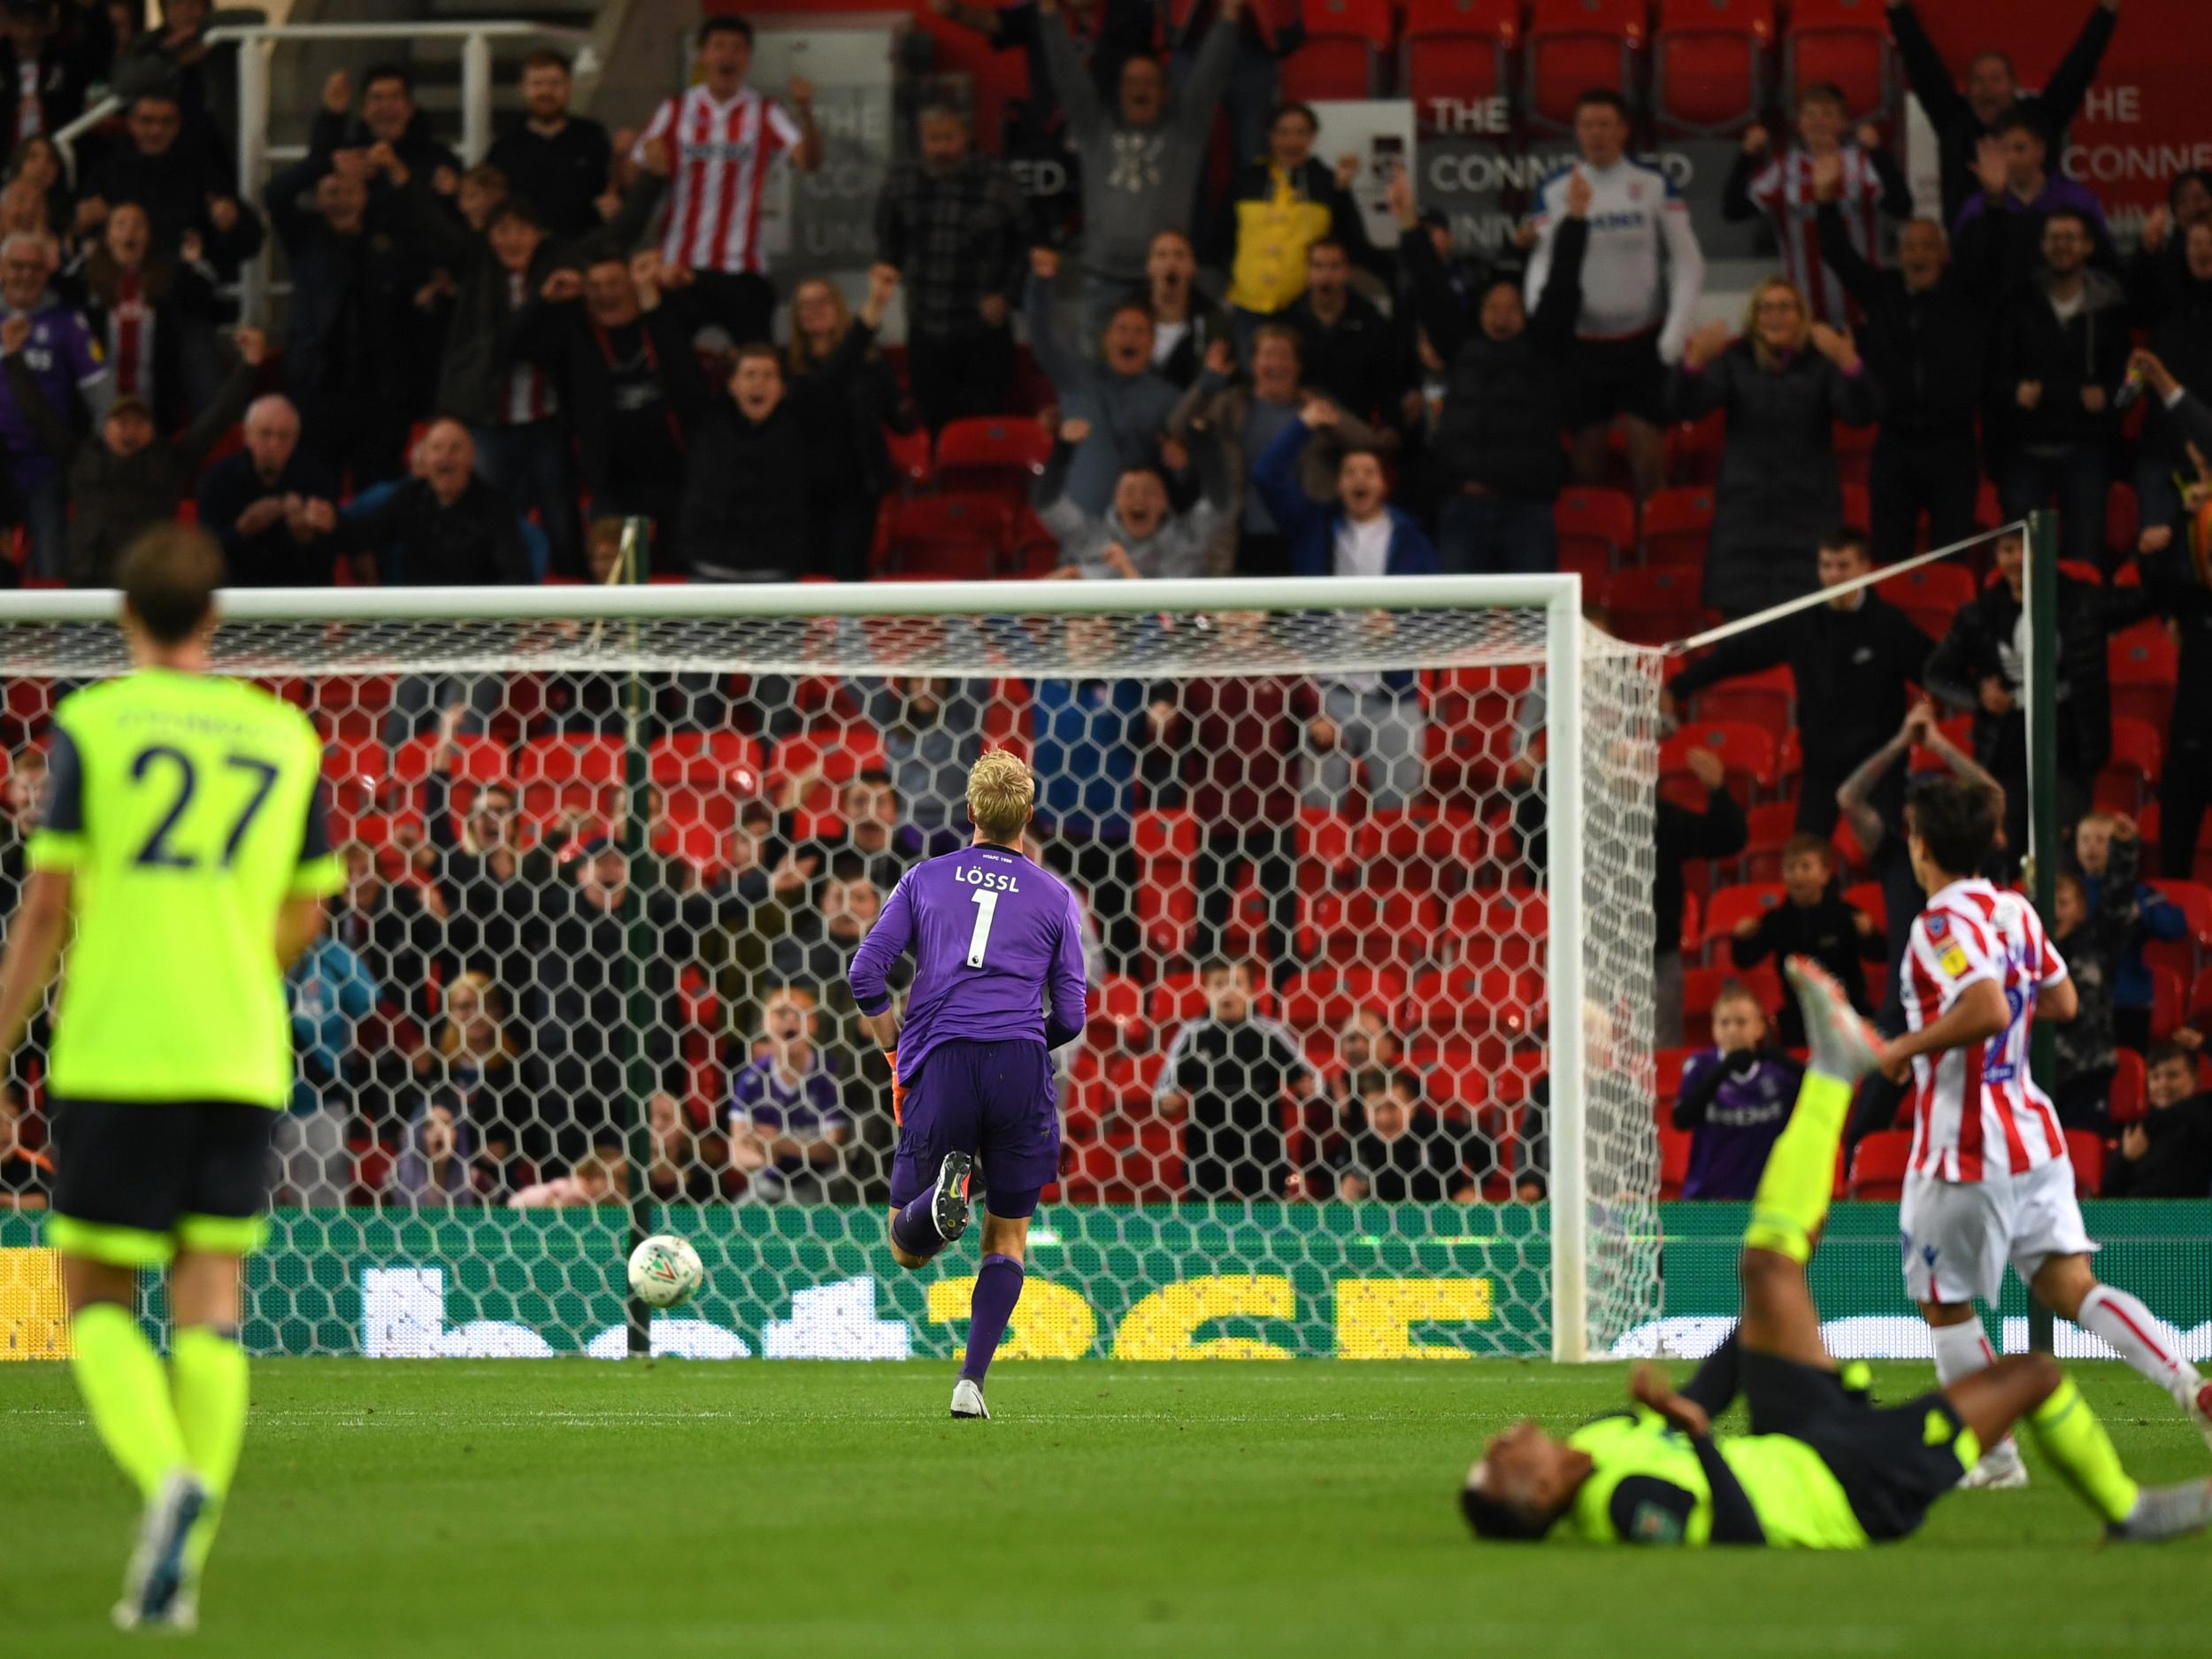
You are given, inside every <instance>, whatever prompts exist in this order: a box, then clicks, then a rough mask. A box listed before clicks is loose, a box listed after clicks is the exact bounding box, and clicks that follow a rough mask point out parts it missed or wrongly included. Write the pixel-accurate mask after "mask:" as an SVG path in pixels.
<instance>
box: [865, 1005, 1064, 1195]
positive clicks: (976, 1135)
mask: <svg viewBox="0 0 2212 1659" xmlns="http://www.w3.org/2000/svg"><path fill="white" fill-rule="evenodd" d="M1058 1096H1059V1090H1058V1087H1057V1085H1056V1082H1055V1079H1054V1078H1053V1073H1052V1056H1051V1055H1049V1054H1048V1053H1047V1052H1046V1050H1045V1046H1044V1044H1042V1043H1041V1042H1036V1041H1031V1040H1029V1039H1027V1038H1014V1039H1012V1040H1010V1041H1005V1042H963V1041H951V1042H945V1043H941V1044H939V1045H938V1046H937V1047H936V1048H932V1049H931V1050H930V1051H929V1053H928V1054H927V1055H926V1056H923V1059H922V1069H921V1070H920V1071H918V1072H917V1073H916V1074H915V1075H914V1077H913V1078H912V1079H910V1080H909V1081H908V1083H907V1085H906V1104H905V1106H904V1108H903V1109H902V1113H901V1117H900V1121H899V1151H898V1156H897V1157H896V1158H895V1160H894V1161H893V1162H892V1164H891V1207H892V1208H893V1209H895V1210H896V1209H901V1208H902V1207H904V1206H905V1205H907V1204H910V1203H911V1202H913V1201H914V1200H915V1199H917V1198H918V1197H920V1196H921V1195H922V1194H924V1193H925V1192H926V1191H928V1190H929V1187H930V1186H931V1184H932V1183H933V1182H934V1181H935V1180H936V1179H937V1170H938V1166H939V1165H941V1164H943V1163H944V1161H945V1154H946V1153H948V1152H967V1153H972V1154H973V1155H974V1156H975V1159H976V1162H977V1164H979V1166H980V1168H981V1171H982V1175H983V1184H984V1186H985V1187H986V1188H987V1196H986V1199H985V1202H984V1208H985V1209H986V1210H988V1211H989V1212H990V1213H991V1214H992V1215H995V1216H997V1217H1000V1218H1001V1219H1002V1220H1005V1221H1018V1220H1020V1219H1022V1217H1025V1216H1027V1215H1029V1214H1030V1213H1031V1212H1032V1211H1033V1210H1035V1209H1036V1208H1037V1195H1038V1194H1039V1193H1040V1192H1041V1191H1042V1190H1043V1189H1044V1187H1046V1186H1047V1184H1048V1183H1049V1182H1051V1181H1052V1180H1053V1179H1055V1178H1056V1177H1057V1176H1058V1174H1059V1172H1060V1113H1059V1108H1058Z"/></svg>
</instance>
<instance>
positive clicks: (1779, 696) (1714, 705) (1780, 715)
mask: <svg viewBox="0 0 2212 1659" xmlns="http://www.w3.org/2000/svg"><path fill="white" fill-rule="evenodd" d="M1691 706H1692V707H1693V708H1694V710H1696V713H1697V718H1699V719H1700V720H1734V721H1739V722H1740V723H1742V724H1744V725H1746V726H1758V727H1760V728H1762V729H1763V730H1764V731H1768V732H1771V733H1773V734H1774V740H1775V741H1777V742H1780V741H1782V734H1783V733H1785V732H1786V731H1788V730H1789V729H1790V728H1791V727H1792V726H1795V725H1796V724H1797V679H1796V676H1795V675H1793V674H1792V673H1791V672H1790V671H1789V670H1788V669H1787V668H1786V667H1781V668H1770V669H1767V670H1765V671H1764V672H1761V673H1756V674H1743V675H1740V676H1739V677H1738V678H1736V679H1734V680H1722V681H1721V682H1720V683H1719V684H1717V685H1713V686H1708V687H1705V689H1704V690H1702V691H1701V692H1699V693H1697V694H1696V695H1695V696H1694V697H1693V698H1692V699H1691Z"/></svg>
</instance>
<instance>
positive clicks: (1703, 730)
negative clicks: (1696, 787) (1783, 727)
mask: <svg viewBox="0 0 2212 1659" xmlns="http://www.w3.org/2000/svg"><path fill="white" fill-rule="evenodd" d="M1692 749H1711V750H1712V751H1713V753H1715V754H1716V755H1718V756H1719V757H1720V762H1721V765H1722V766H1723V768H1724V769H1725V771H1726V772H1727V774H1728V787H1729V789H1730V790H1731V791H1732V793H1733V794H1734V795H1736V797H1737V799H1738V800H1739V801H1740V802H1741V803H1744V804H1745V805H1747V806H1748V805H1749V804H1750V803H1752V802H1754V801H1755V800H1759V799H1761V798H1763V796H1765V795H1770V794H1771V793H1772V792H1773V790H1774V789H1775V787H1776V786H1777V784H1778V782H1779V779H1780V774H1779V771H1778V758H1779V751H1780V749H1781V745H1780V744H1778V742H1776V741H1775V739H1774V733H1771V732H1769V731H1767V730H1766V729H1765V728H1764V727H1763V726H1747V725H1745V724H1744V723H1743V722H1741V721H1740V720H1701V721H1699V722H1698V723H1697V724H1695V725H1694V726H1683V727H1682V728H1681V729H1680V730H1678V731H1677V732H1676V733H1675V734H1674V735H1673V736H1672V737H1671V738H1669V739H1667V741H1665V742H1663V743H1662V744H1661V745H1660V746H1659V774H1660V779H1661V787H1665V780H1667V779H1668V778H1669V777H1672V776H1684V777H1686V776H1689V771H1688V762H1687V760H1686V756H1687V755H1688V754H1689V751H1690V750H1692ZM1696 798H1697V802H1698V803H1702V802H1703V799H1704V797H1703V795H1698V796H1697V797H1696Z"/></svg>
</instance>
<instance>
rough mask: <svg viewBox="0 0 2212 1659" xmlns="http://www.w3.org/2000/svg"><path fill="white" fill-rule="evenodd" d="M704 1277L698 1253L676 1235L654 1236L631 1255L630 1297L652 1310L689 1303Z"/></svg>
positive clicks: (661, 1234) (704, 1272)
mask: <svg viewBox="0 0 2212 1659" xmlns="http://www.w3.org/2000/svg"><path fill="white" fill-rule="evenodd" d="M704 1277H706V1270H705V1269H704V1268H703V1267H701V1266H700V1265H699V1252H698V1251H696V1250H695V1249H693V1248H691V1247H690V1246H689V1245H688V1244H687V1243H685V1242H684V1241H683V1240H681V1239H680V1238H678V1237H676V1236H675V1234H673V1233H655V1234H654V1235H653V1236H652V1237H651V1238H649V1239H648V1240H646V1241H645V1242H644V1243H642V1244H641V1245H639V1246H638V1247H637V1248H636V1249H634V1250H633V1251H631V1252H630V1294H632V1295H633V1296H635V1297H636V1298H637V1299H638V1300H639V1301H640V1302H643V1303H645V1305H646V1306H647V1307H649V1308H673V1307H675V1306H677V1305H678V1304H679V1303H680V1302H688V1301H689V1300H690V1299H691V1293H692V1292H693V1291H695V1290H696V1289H698V1288H699V1281H700V1280H701V1279H703V1278H704Z"/></svg>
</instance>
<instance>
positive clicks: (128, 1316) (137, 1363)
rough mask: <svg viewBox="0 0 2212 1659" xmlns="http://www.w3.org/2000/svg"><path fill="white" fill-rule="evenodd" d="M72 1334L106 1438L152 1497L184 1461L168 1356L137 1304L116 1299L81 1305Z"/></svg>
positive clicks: (85, 1387) (84, 1390)
mask: <svg viewBox="0 0 2212 1659" xmlns="http://www.w3.org/2000/svg"><path fill="white" fill-rule="evenodd" d="M69 1340H70V1348H71V1357H70V1361H69V1366H70V1370H71V1371H73V1372H74V1373H75V1376H76V1379H77V1391H78V1392H79V1393H80V1394H83V1395H84V1403H85V1409H86V1410H87V1411H88V1412H89V1413H90V1414H91V1417H92V1426H93V1428H94V1430H95V1431H96V1432H97V1433H98V1434H99V1436H100V1441H101V1444H102V1445H104V1446H105V1447H106V1448H108V1455H109V1456H111V1457H112V1458H113V1459H115V1461H116V1463H117V1464H118V1466H119V1467H120V1468H121V1470H122V1471H123V1472H124V1473H125V1474H126V1475H128V1476H129V1477H130V1479H131V1484H132V1485H134V1486H136V1487H137V1488H138V1493H139V1496H140V1497H141V1498H142V1499H144V1500H146V1501H148V1502H151V1501H152V1499H153V1496H154V1494H156V1493H157V1492H158V1491H159V1490H160V1489H161V1483H162V1482H163V1481H164V1480H165V1479H168V1478H169V1476H170V1475H171V1474H172V1473H173V1472H174V1471H177V1470H178V1469H180V1468H182V1467H183V1466H184V1463H185V1455H184V1437H183V1434H182V1432H181V1431H180V1429H179V1428H178V1426H177V1412H176V1407H175V1405H174V1404H173V1402H172V1401H171V1400H170V1397H169V1379H167V1378H166V1377H165V1376H163V1375H162V1371H161V1356H159V1355H157V1354H156V1353H155V1352H154V1345H153V1344H152V1343H151V1342H149V1341H148V1340H146V1333H144V1332H143V1331H142V1330H140V1329H139V1328H138V1320H137V1319H136V1318H135V1317H134V1316H133V1315H132V1313H131V1310H129V1309H127V1308H125V1307H122V1306H120V1305H119V1304H117V1303H115V1302H94V1303H92V1304H91V1305H90V1306H89V1307H85V1308H80V1309H79V1310H77V1313H76V1317H74V1318H73V1319H71V1321H70V1322H69Z"/></svg>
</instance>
